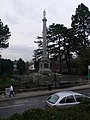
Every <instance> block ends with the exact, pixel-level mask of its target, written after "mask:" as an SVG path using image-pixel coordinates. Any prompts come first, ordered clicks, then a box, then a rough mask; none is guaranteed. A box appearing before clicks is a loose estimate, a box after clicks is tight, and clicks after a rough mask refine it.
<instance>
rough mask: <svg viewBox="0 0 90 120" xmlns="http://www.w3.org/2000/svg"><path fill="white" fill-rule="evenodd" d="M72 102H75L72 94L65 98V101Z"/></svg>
mask: <svg viewBox="0 0 90 120" xmlns="http://www.w3.org/2000/svg"><path fill="white" fill-rule="evenodd" d="M73 102H75V99H74V97H73V95H70V96H68V97H67V98H66V103H73Z"/></svg>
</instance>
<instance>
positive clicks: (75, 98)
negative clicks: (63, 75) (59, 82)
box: [45, 91, 90, 108]
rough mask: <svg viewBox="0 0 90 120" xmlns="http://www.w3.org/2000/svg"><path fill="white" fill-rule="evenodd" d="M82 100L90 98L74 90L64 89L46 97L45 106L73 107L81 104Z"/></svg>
mask: <svg viewBox="0 0 90 120" xmlns="http://www.w3.org/2000/svg"><path fill="white" fill-rule="evenodd" d="M82 100H90V98H89V97H88V96H85V95H83V94H80V93H77V92H73V91H62V92H58V93H55V94H52V95H50V96H49V97H48V98H47V99H46V102H45V108H56V107H61V108H62V107H71V106H74V105H77V104H79V103H80V102H81V101H82Z"/></svg>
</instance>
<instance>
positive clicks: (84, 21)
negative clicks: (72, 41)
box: [71, 3, 90, 54]
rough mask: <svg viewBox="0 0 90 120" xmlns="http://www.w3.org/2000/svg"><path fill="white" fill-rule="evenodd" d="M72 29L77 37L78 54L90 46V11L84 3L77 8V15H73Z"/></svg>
mask: <svg viewBox="0 0 90 120" xmlns="http://www.w3.org/2000/svg"><path fill="white" fill-rule="evenodd" d="M71 26H72V29H73V31H74V35H75V36H76V37H77V41H76V44H77V46H76V47H77V53H78V54H80V52H81V51H82V50H83V49H86V48H87V47H88V46H89V45H90V41H89V36H90V11H89V9H88V7H86V6H85V5H84V4H83V3H81V4H80V5H78V8H76V12H75V15H72V23H71Z"/></svg>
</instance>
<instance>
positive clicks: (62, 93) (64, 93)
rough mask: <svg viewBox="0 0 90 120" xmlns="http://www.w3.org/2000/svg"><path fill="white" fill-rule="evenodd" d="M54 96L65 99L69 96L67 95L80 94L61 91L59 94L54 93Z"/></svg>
mask: <svg viewBox="0 0 90 120" xmlns="http://www.w3.org/2000/svg"><path fill="white" fill-rule="evenodd" d="M54 95H57V96H59V97H66V96H69V95H81V94H80V93H76V92H73V91H61V92H57V93H55V94H54Z"/></svg>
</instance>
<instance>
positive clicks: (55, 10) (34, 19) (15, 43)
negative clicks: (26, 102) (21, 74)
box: [0, 0, 90, 61]
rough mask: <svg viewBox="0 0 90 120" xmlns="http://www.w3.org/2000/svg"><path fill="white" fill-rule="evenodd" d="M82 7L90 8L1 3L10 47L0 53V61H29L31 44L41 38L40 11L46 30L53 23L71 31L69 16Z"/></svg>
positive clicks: (71, 2)
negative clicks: (45, 21)
mask: <svg viewBox="0 0 90 120" xmlns="http://www.w3.org/2000/svg"><path fill="white" fill-rule="evenodd" d="M81 3H84V4H85V5H86V6H87V7H88V8H90V1H89V0H0V19H1V20H2V22H3V23H4V25H6V24H7V25H8V27H9V28H10V31H11V37H10V40H9V44H10V46H9V48H7V49H4V50H2V57H3V58H7V59H11V60H15V59H19V58H22V59H23V60H25V61H30V60H31V59H32V54H33V50H34V49H36V48H37V45H36V44H35V43H34V41H35V40H36V37H37V36H38V35H40V36H41V34H42V15H43V10H44V9H45V10H46V17H47V27H48V26H49V25H51V24H52V23H56V24H57V23H58V24H64V26H66V27H70V24H71V16H72V15H73V14H75V10H76V8H77V7H78V5H79V4H81Z"/></svg>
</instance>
